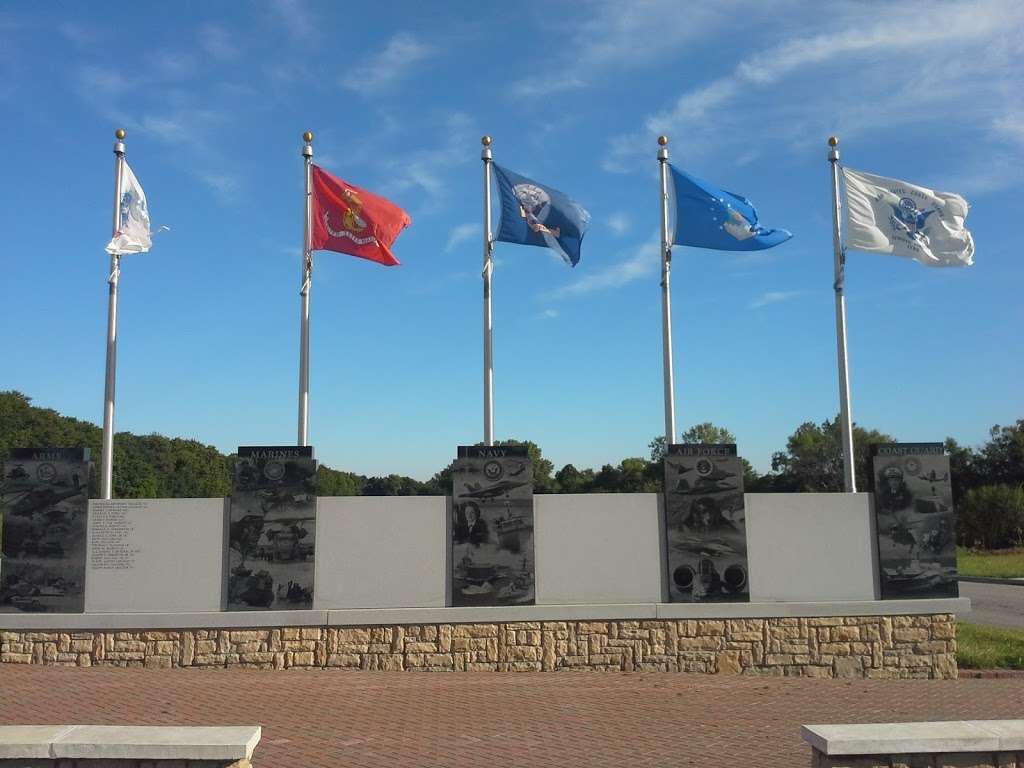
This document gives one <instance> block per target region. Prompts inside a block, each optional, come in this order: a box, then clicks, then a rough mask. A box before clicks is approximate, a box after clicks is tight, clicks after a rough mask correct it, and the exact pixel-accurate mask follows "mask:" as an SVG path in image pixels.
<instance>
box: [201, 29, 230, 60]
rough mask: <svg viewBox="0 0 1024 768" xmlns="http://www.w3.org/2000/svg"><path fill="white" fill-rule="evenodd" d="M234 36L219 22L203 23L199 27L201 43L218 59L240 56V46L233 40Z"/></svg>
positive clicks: (205, 49)
mask: <svg viewBox="0 0 1024 768" xmlns="http://www.w3.org/2000/svg"><path fill="white" fill-rule="evenodd" d="M232 37H233V36H232V35H230V34H229V33H228V31H227V30H226V29H224V27H221V26H219V25H217V24H203V25H202V26H201V27H200V28H199V44H200V45H201V46H202V47H203V50H204V51H206V53H208V54H209V55H210V56H212V57H213V58H215V59H217V60H218V61H230V60H232V59H235V58H238V48H237V47H236V46H235V44H234V43H233V42H232Z"/></svg>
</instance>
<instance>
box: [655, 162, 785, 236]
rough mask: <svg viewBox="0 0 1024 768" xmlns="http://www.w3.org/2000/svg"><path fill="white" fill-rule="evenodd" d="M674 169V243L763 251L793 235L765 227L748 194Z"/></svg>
mask: <svg viewBox="0 0 1024 768" xmlns="http://www.w3.org/2000/svg"><path fill="white" fill-rule="evenodd" d="M669 168H671V169H672V182H673V184H674V186H675V197H676V231H675V235H674V237H673V238H672V242H673V243H675V244H676V245H693V246H696V247H698V248H713V249H714V250H716V251H760V250H763V249H765V248H771V247H773V246H776V245H778V244H779V243H784V242H786V241H787V240H789V238H791V237H792V236H793V235H792V233H790V232H787V231H786V230H784V229H765V228H764V227H762V226H759V225H758V223H757V211H756V210H754V206H753V205H752V204H751V202H750V201H749V200H747V199H746V198H745V197H740V196H739V195H734V194H733V193H732V192H726V191H725V190H724V189H719V188H718V187H716V186H714V185H713V184H709V183H708V182H706V181H701V180H700V179H698V178H696V177H695V176H691V175H690V174H688V173H686V172H685V171H680V170H679V169H678V168H673V167H672V166H671V165H670V166H669Z"/></svg>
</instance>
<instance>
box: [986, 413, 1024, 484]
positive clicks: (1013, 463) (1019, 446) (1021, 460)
mask: <svg viewBox="0 0 1024 768" xmlns="http://www.w3.org/2000/svg"><path fill="white" fill-rule="evenodd" d="M980 454H981V455H980V457H979V462H978V463H979V464H980V465H981V466H980V469H981V474H982V475H983V477H984V480H985V482H986V483H1000V484H1004V485H1005V484H1010V485H1019V484H1021V483H1024V419H1018V420H1017V423H1016V424H1011V425H1010V426H1008V427H1001V426H999V425H998V424H996V425H995V426H994V427H992V429H990V430H989V441H988V442H987V443H985V445H984V446H982V448H981V452H980Z"/></svg>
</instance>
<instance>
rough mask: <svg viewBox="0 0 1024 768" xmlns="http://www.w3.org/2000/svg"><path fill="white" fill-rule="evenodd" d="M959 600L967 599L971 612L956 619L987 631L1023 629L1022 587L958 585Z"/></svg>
mask: <svg viewBox="0 0 1024 768" xmlns="http://www.w3.org/2000/svg"><path fill="white" fill-rule="evenodd" d="M960 597H969V598H970V599H971V611H970V613H964V614H961V615H960V616H958V617H957V618H960V619H963V620H964V621H969V622H971V623H972V624H984V625H986V626H989V627H1006V628H1007V629H1024V586H1020V587H1018V586H1016V585H1013V584H982V583H980V582H976V581H961V582H960Z"/></svg>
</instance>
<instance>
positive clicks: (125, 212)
mask: <svg viewBox="0 0 1024 768" xmlns="http://www.w3.org/2000/svg"><path fill="white" fill-rule="evenodd" d="M122 165H123V169H124V170H123V172H122V174H121V202H120V204H119V210H118V214H117V231H116V232H114V237H113V239H112V240H111V241H110V242H109V243H107V247H106V251H107V253H109V254H111V255H117V256H122V255H124V254H126V253H145V252H146V251H148V250H149V249H150V248H152V247H153V235H152V233H151V232H150V231H149V209H148V208H147V206H146V193H145V192H143V191H142V185H141V184H139V180H138V179H136V178H135V174H134V173H132V169H131V166H129V165H128V161H125V162H124V163H123V164H122Z"/></svg>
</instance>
